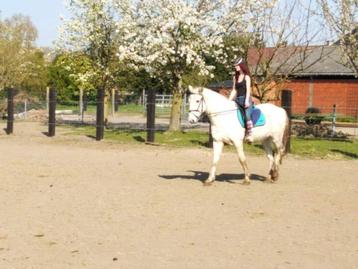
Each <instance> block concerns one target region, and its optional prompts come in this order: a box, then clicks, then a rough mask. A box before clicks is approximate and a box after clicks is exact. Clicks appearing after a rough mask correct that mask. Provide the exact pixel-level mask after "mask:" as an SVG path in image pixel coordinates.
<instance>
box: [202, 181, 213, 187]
mask: <svg viewBox="0 0 358 269" xmlns="http://www.w3.org/2000/svg"><path fill="white" fill-rule="evenodd" d="M213 182H214V181H204V182H203V186H204V187H208V186H211V185H213Z"/></svg>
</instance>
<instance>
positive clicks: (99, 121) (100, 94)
mask: <svg viewBox="0 0 358 269" xmlns="http://www.w3.org/2000/svg"><path fill="white" fill-rule="evenodd" d="M103 137H104V89H98V90H97V115H96V140H97V141H100V140H102V139H103Z"/></svg>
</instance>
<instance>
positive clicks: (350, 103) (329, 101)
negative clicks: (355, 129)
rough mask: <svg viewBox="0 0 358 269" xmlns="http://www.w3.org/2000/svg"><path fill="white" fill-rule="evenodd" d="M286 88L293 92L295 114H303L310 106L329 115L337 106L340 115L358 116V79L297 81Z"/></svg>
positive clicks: (293, 110)
mask: <svg viewBox="0 0 358 269" xmlns="http://www.w3.org/2000/svg"><path fill="white" fill-rule="evenodd" d="M286 88H287V89H289V90H292V104H293V107H292V113H293V114H303V113H304V112H305V111H306V109H307V108H308V107H310V106H313V107H318V108H319V109H320V110H321V112H322V113H325V114H329V113H332V110H333V105H334V104H336V109H337V113H338V114H340V115H347V116H356V115H357V109H358V79H312V80H310V79H297V80H293V81H291V82H289V83H287V85H286Z"/></svg>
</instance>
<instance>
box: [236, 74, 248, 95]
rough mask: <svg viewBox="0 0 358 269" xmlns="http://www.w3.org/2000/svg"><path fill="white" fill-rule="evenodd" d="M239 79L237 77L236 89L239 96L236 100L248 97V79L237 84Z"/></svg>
mask: <svg viewBox="0 0 358 269" xmlns="http://www.w3.org/2000/svg"><path fill="white" fill-rule="evenodd" d="M237 79H238V78H236V77H235V89H236V94H237V97H236V98H239V96H244V97H246V79H245V77H244V79H243V80H242V81H241V82H237Z"/></svg>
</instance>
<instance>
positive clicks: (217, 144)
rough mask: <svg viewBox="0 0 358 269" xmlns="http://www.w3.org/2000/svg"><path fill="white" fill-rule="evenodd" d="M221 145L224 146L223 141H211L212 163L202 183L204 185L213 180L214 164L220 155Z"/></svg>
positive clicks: (214, 174) (209, 183)
mask: <svg viewBox="0 0 358 269" xmlns="http://www.w3.org/2000/svg"><path fill="white" fill-rule="evenodd" d="M223 147H224V142H223V141H214V142H213V149H214V156H213V163H212V165H211V169H210V174H209V177H208V179H207V180H205V181H204V185H206V186H207V185H211V184H212V183H213V182H214V180H215V176H216V165H217V163H218V162H219V160H220V156H221V153H222V150H223Z"/></svg>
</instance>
